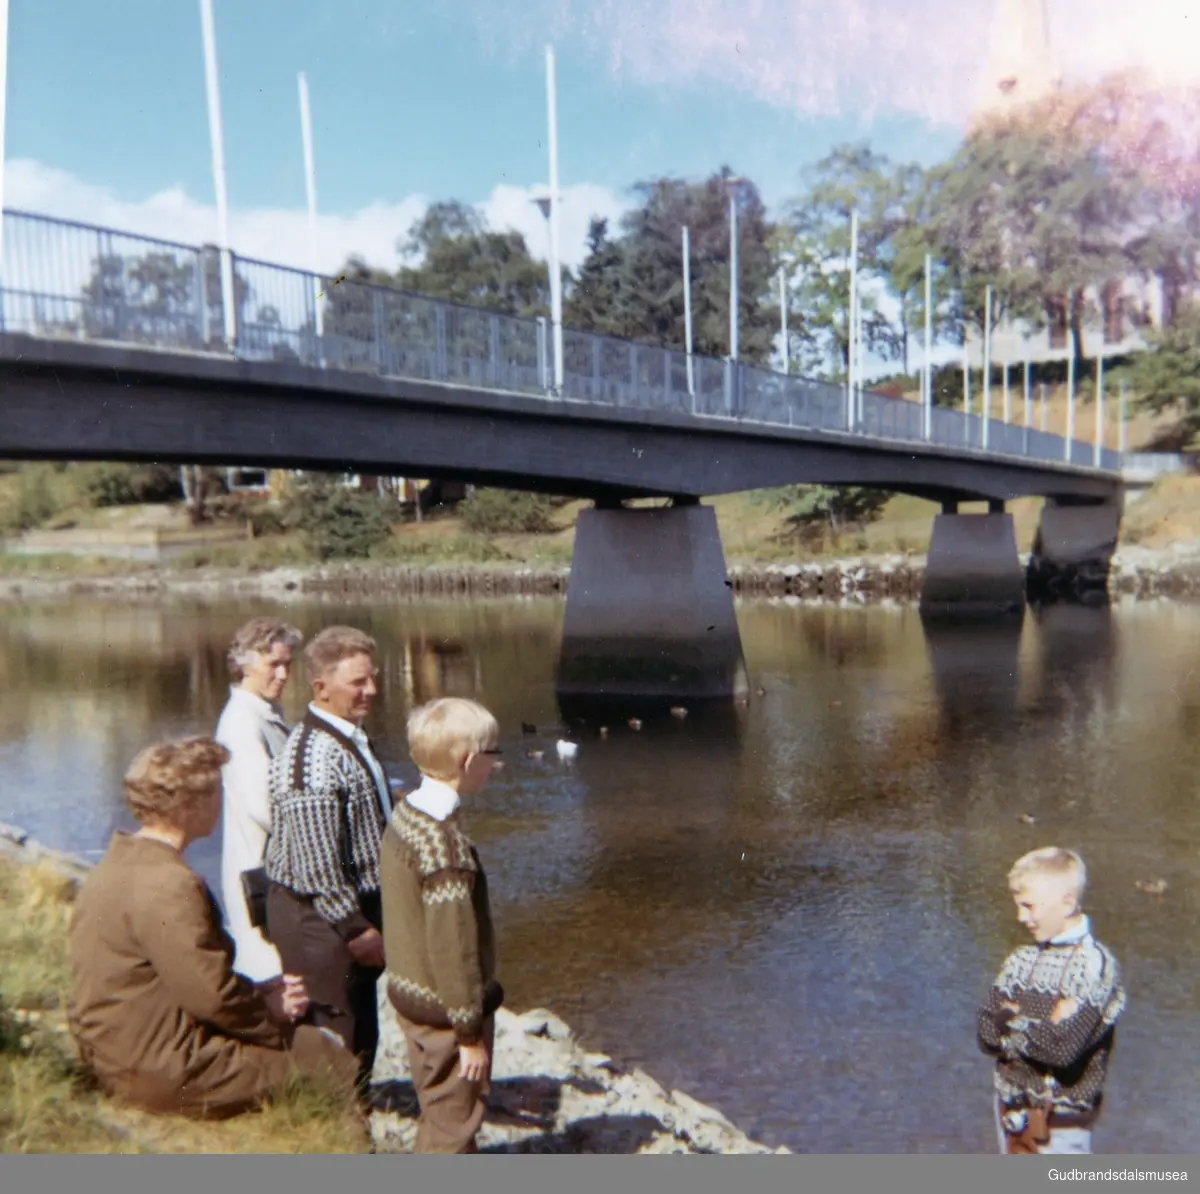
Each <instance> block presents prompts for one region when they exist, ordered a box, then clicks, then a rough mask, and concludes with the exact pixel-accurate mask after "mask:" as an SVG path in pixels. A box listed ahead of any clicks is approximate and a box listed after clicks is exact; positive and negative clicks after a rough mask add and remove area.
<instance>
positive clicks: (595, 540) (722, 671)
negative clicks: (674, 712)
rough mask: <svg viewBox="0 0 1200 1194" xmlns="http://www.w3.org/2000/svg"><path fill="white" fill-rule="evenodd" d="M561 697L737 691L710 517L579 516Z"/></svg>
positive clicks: (627, 512)
mask: <svg viewBox="0 0 1200 1194" xmlns="http://www.w3.org/2000/svg"><path fill="white" fill-rule="evenodd" d="M557 688H558V692H559V695H560V697H572V696H575V697H580V696H588V697H626V698H639V697H641V698H650V699H662V698H666V699H677V700H680V701H682V700H686V699H689V698H690V699H702V698H709V697H718V698H719V697H732V696H735V695H741V694H742V693H744V692H745V691H746V669H745V662H744V659H743V655H742V642H741V636H740V634H739V633H738V626H737V618H736V616H735V614H734V609H733V592H732V590H731V588H730V587H729V585H728V584H727V583H726V578H725V556H724V553H723V552H722V550H721V537H720V533H719V532H718V529H717V518H716V514H715V512H714V511H713V510H712V508H711V507H709V506H702V505H700V504H699V503H698V502H697V501H695V500H693V499H681V500H679V501H677V503H676V504H675V505H673V506H668V507H663V508H657V509H625V508H622V507H620V506H615V507H612V508H604V509H600V508H597V509H593V510H583V511H581V512H580V514H579V518H578V521H577V523H576V527H575V555H574V559H573V560H572V563H571V579H570V582H569V584H568V587H567V605H566V613H565V616H564V619H563V637H562V651H561V654H560V656H559V668H558V683H557Z"/></svg>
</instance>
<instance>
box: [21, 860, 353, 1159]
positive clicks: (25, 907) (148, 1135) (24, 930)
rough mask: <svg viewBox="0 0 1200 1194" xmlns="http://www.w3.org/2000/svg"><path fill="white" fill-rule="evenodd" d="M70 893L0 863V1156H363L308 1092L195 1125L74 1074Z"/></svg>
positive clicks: (56, 882) (45, 877) (57, 882)
mask: <svg viewBox="0 0 1200 1194" xmlns="http://www.w3.org/2000/svg"><path fill="white" fill-rule="evenodd" d="M73 894H74V888H73V886H72V884H71V882H70V881H69V880H67V879H64V878H63V877H62V876H61V875H60V874H58V873H57V872H56V871H55V870H53V869H52V868H50V867H49V866H47V865H45V864H42V865H27V864H25V863H22V862H17V861H14V860H13V859H11V858H8V857H5V856H4V855H0V906H2V907H3V908H4V910H5V915H4V916H3V917H2V918H0V1150H2V1151H4V1152H6V1153H182V1152H188V1153H192V1152H196V1153H344V1152H364V1151H366V1136H365V1134H364V1132H363V1129H362V1128H361V1126H360V1125H359V1123H358V1121H357V1118H356V1117H354V1116H347V1115H346V1113H345V1112H344V1111H342V1110H340V1109H338V1108H337V1107H336V1105H335V1104H334V1103H333V1101H332V1100H331V1099H329V1098H328V1097H326V1096H325V1095H324V1094H323V1093H322V1092H321V1091H320V1090H318V1089H316V1088H315V1087H312V1086H304V1087H299V1086H298V1087H297V1088H296V1090H295V1091H293V1092H292V1093H291V1094H290V1095H289V1097H288V1098H286V1099H284V1100H281V1101H280V1102H279V1103H278V1104H276V1105H274V1106H272V1107H269V1108H267V1109H266V1110H264V1111H262V1112H260V1113H258V1114H252V1115H244V1116H240V1117H238V1118H237V1119H234V1120H230V1121H227V1122H225V1123H211V1124H206V1123H196V1122H193V1121H190V1120H186V1119H183V1118H181V1117H178V1116H169V1115H166V1116H154V1115H146V1114H142V1113H140V1112H136V1111H130V1110H127V1109H124V1108H119V1107H117V1106H115V1105H113V1104H112V1103H110V1102H109V1101H108V1100H106V1099H104V1098H103V1097H102V1096H101V1095H100V1094H99V1093H98V1092H97V1091H96V1090H95V1089H93V1088H92V1086H91V1085H90V1084H89V1083H88V1081H87V1080H86V1078H85V1077H84V1076H83V1075H82V1074H81V1073H79V1071H78V1070H77V1068H76V1064H75V1058H74V1049H73V1047H72V1044H71V1039H70V1036H69V1035H68V1033H67V1031H66V1017H65V1011H64V1009H65V1007H66V998H67V988H68V981H69V980H68V962H67V939H66V933H67V923H68V920H69V917H70V910H71V902H72V898H73Z"/></svg>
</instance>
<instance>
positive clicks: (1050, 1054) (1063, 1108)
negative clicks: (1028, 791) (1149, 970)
mask: <svg viewBox="0 0 1200 1194" xmlns="http://www.w3.org/2000/svg"><path fill="white" fill-rule="evenodd" d="M1008 881H1009V887H1010V889H1011V891H1012V896H1013V900H1014V902H1015V903H1016V905H1017V919H1018V920H1019V921H1020V922H1021V924H1022V925H1024V926H1025V927H1026V928H1027V929H1028V930H1029V932H1030V933H1031V934H1032V935H1033V938H1034V940H1035V942H1036V944H1034V945H1025V946H1022V947H1021V948H1020V949H1017V950H1014V952H1013V953H1011V954H1010V955H1009V956H1008V958H1007V960H1006V961H1005V963H1004V966H1003V967H1002V968H1001V970H1000V974H999V975H998V976H997V978H996V981H995V982H994V983H993V984H992V988H991V991H990V992H989V994H988V1000H987V1002H986V1003H985V1004H984V1006H983V1007H982V1008H980V1011H979V1044H980V1048H982V1049H983V1051H984V1052H985V1053H987V1054H989V1055H990V1056H992V1057H995V1058H996V1072H995V1080H994V1085H995V1092H996V1118H997V1132H998V1138H999V1143H1000V1151H1001V1152H1006V1153H1032V1152H1037V1153H1090V1152H1091V1151H1092V1129H1093V1126H1094V1124H1095V1122H1096V1118H1097V1116H1098V1115H1099V1113H1100V1107H1101V1103H1102V1101H1103V1097H1104V1078H1105V1074H1106V1072H1107V1069H1108V1061H1109V1056H1110V1054H1111V1053H1112V1047H1113V1041H1114V1039H1115V1030H1116V1022H1117V1018H1118V1017H1119V1016H1120V1014H1121V1012H1122V1010H1123V1009H1124V1007H1125V990H1124V988H1123V986H1122V983H1121V974H1120V969H1119V967H1118V965H1117V960H1116V958H1114V957H1113V955H1112V951H1111V950H1109V949H1108V948H1107V947H1105V946H1103V945H1101V944H1100V942H1098V941H1097V940H1096V939H1095V938H1094V937H1093V936H1092V931H1091V925H1090V922H1089V920H1088V918H1087V916H1085V915H1084V914H1083V912H1082V911H1081V902H1082V899H1083V893H1084V889H1085V887H1086V884H1087V871H1086V869H1085V867H1084V864H1083V859H1082V858H1080V857H1079V855H1078V854H1076V853H1075V852H1074V851H1072V850H1063V849H1059V848H1058V847H1055V846H1049V847H1046V848H1044V849H1041V850H1034V851H1032V852H1031V853H1029V854H1026V855H1025V856H1024V857H1022V858H1020V859H1018V860H1017V862H1016V863H1015V864H1014V866H1013V868H1012V870H1011V871H1010V872H1009V877H1008Z"/></svg>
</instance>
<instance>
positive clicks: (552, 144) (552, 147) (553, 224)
mask: <svg viewBox="0 0 1200 1194" xmlns="http://www.w3.org/2000/svg"><path fill="white" fill-rule="evenodd" d="M546 109H547V133H548V137H547V140H548V142H549V147H548V148H549V154H550V322H551V325H552V333H553V337H554V392H555V393H556V394H558V395H560V396H561V395H562V388H563V326H562V267H561V265H560V264H559V235H558V215H559V213H558V206H559V195H558V97H557V92H556V89H555V80H554V47H553V46H547V47H546Z"/></svg>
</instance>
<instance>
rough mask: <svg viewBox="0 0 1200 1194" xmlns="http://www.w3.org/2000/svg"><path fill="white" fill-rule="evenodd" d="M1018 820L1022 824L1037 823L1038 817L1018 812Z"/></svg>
mask: <svg viewBox="0 0 1200 1194" xmlns="http://www.w3.org/2000/svg"><path fill="white" fill-rule="evenodd" d="M1017 820H1018V821H1020V822H1021V824H1022V825H1036V824H1037V818H1036V817H1031V816H1030V815H1029V814H1028V813H1017Z"/></svg>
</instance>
